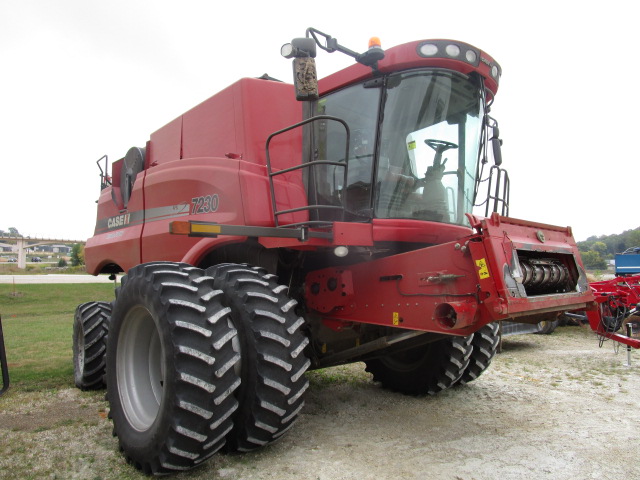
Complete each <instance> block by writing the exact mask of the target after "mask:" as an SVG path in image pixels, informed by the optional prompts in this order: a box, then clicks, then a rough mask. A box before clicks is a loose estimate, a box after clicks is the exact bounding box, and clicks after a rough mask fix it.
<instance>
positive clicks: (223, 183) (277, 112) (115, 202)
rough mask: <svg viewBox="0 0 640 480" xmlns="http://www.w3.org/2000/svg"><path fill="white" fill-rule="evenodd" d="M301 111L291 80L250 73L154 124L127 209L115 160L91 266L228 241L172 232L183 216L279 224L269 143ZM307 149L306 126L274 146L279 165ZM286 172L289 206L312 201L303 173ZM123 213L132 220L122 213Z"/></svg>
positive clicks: (181, 255)
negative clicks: (251, 76)
mask: <svg viewBox="0 0 640 480" xmlns="http://www.w3.org/2000/svg"><path fill="white" fill-rule="evenodd" d="M301 116H302V107H301V106H300V104H299V103H298V102H296V101H295V98H294V94H293V87H292V86H291V85H287V84H284V83H280V82H274V81H267V80H257V79H242V80H240V81H238V82H237V83H235V84H234V85H231V86H230V87H229V88H227V89H225V90H223V91H222V92H220V93H218V94H217V95H214V96H213V97H211V98H210V99H208V100H206V101H205V102H203V103H201V104H200V105H198V106H197V107H195V108H193V109H191V110H190V111H189V112H187V113H185V114H184V115H182V116H181V117H179V118H177V119H175V120H173V121H172V122H170V123H169V124H167V125H165V126H164V127H162V128H161V129H159V130H157V131H156V132H154V133H153V134H152V135H151V139H150V141H149V143H148V145H147V157H146V162H145V170H144V171H143V172H141V173H140V174H138V176H137V178H136V181H135V183H134V187H133V191H132V194H131V199H130V201H129V204H128V208H127V209H124V207H123V202H122V198H121V194H120V188H119V185H120V170H121V166H122V160H120V161H118V162H114V165H113V185H112V186H109V187H107V188H106V189H105V190H103V191H102V193H101V195H100V199H99V200H98V219H97V223H96V231H95V235H94V237H92V238H91V239H89V241H88V242H87V250H86V252H87V253H86V261H87V270H88V271H89V272H90V273H93V274H97V273H99V272H100V271H102V270H103V268H105V266H107V265H110V264H115V265H118V266H119V267H120V268H121V269H122V270H125V271H126V270H128V269H129V268H131V267H133V266H135V265H137V264H139V263H141V262H146V261H151V260H169V261H183V260H185V259H186V258H187V257H189V258H191V259H193V258H195V257H197V256H204V255H206V253H207V251H210V250H211V249H213V248H215V247H216V246H217V245H221V244H225V243H228V241H229V239H206V240H202V239H200V240H196V239H190V238H185V237H179V236H174V235H170V234H169V227H168V224H169V222H170V221H171V220H173V219H176V218H178V217H180V218H182V217H184V218H185V219H193V220H200V221H212V222H218V223H228V224H236V225H254V226H271V225H273V223H274V222H273V213H272V208H271V199H270V196H269V188H268V179H267V176H266V167H265V166H264V165H265V164H266V160H265V157H266V155H265V143H266V140H267V137H268V136H269V135H270V134H271V133H273V132H274V131H276V130H279V129H282V128H284V127H286V126H288V125H291V124H293V123H296V122H297V121H299V120H300V118H301ZM300 151H301V136H300V134H299V132H298V133H297V135H288V136H285V137H283V138H280V139H278V140H276V141H274V142H272V145H271V153H272V157H273V159H274V165H275V166H276V167H277V169H282V168H288V167H291V166H293V165H297V164H298V163H299V162H300V158H299V152H300ZM294 152H295V154H294ZM286 176H287V177H288V178H287V179H282V180H279V181H278V182H276V191H277V192H278V198H279V200H280V204H279V207H280V208H283V209H285V208H290V205H289V204H287V202H288V201H290V202H295V204H296V205H298V204H300V202H302V201H304V200H305V199H306V196H305V195H304V189H303V188H302V180H301V176H299V178H297V179H296V178H295V175H294V174H289V175H286ZM284 180H288V181H284ZM287 199H289V200H287ZM200 200H202V201H201V202H200V203H199V201H200ZM120 217H122V218H124V219H125V221H122V222H120V221H114V219H116V220H117V219H119V218H120ZM305 218H306V216H305V214H298V215H297V216H295V217H294V216H293V215H290V216H289V218H288V219H284V220H288V221H289V222H291V221H299V219H305ZM284 223H287V222H286V221H285V222H284ZM196 245H198V247H196ZM195 252H199V253H197V254H196V253H195Z"/></svg>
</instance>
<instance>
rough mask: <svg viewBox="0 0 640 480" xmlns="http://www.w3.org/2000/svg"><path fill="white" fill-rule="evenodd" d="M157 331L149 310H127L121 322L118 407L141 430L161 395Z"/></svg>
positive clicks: (157, 407)
mask: <svg viewBox="0 0 640 480" xmlns="http://www.w3.org/2000/svg"><path fill="white" fill-rule="evenodd" d="M163 357H164V355H163V346H162V340H161V338H160V333H159V332H158V328H157V326H156V323H155V321H154V320H153V317H152V316H151V313H150V312H149V311H148V310H147V309H146V308H143V307H137V308H134V309H132V310H130V311H129V312H128V313H127V316H126V318H125V320H124V322H123V324H122V328H121V330H120V335H119V338H118V349H117V353H116V375H117V383H118V393H119V396H120V403H121V404H122V410H123V411H124V414H125V415H126V417H127V420H128V421H129V424H130V425H131V426H132V427H133V428H134V429H136V430H138V431H140V432H143V431H146V430H148V429H149V427H151V425H152V424H153V422H154V421H155V420H156V417H157V416H158V411H159V410H160V403H161V402H162V396H163V391H164V389H163V385H164V368H163V366H164V362H163Z"/></svg>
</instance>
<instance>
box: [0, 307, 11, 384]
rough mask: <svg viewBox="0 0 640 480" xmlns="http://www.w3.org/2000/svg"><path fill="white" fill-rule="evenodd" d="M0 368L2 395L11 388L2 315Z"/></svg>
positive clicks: (0, 326) (0, 322) (0, 320)
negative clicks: (0, 373) (0, 371)
mask: <svg viewBox="0 0 640 480" xmlns="http://www.w3.org/2000/svg"><path fill="white" fill-rule="evenodd" d="M0 368H1V369H2V388H1V389H0V395H2V394H4V392H6V391H7V390H8V389H9V367H8V366H7V351H6V350H5V348H4V335H3V334H2V317H0Z"/></svg>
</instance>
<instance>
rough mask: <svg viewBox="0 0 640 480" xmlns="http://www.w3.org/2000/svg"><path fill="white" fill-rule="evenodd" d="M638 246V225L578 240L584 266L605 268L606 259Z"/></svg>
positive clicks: (639, 230)
mask: <svg viewBox="0 0 640 480" xmlns="http://www.w3.org/2000/svg"><path fill="white" fill-rule="evenodd" d="M633 247H640V227H639V228H636V229H633V230H625V231H624V232H622V233H617V234H612V235H600V236H595V235H593V236H591V237H589V238H587V239H586V240H584V241H582V242H578V249H579V250H580V255H581V256H582V261H583V263H584V266H585V268H591V269H601V270H603V269H606V268H607V260H611V259H613V258H614V255H615V254H616V253H622V252H624V251H625V250H627V249H628V248H633Z"/></svg>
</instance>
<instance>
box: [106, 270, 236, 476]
mask: <svg viewBox="0 0 640 480" xmlns="http://www.w3.org/2000/svg"><path fill="white" fill-rule="evenodd" d="M123 280H124V281H123V282H122V286H121V287H120V288H119V289H118V290H117V291H116V297H117V298H116V301H115V303H114V307H113V314H112V321H111V331H110V340H109V343H108V345H107V375H106V379H107V399H108V401H109V404H110V412H109V417H110V418H111V419H112V420H113V426H114V434H115V435H116V436H117V437H118V440H119V442H120V447H121V449H122V451H123V452H124V455H125V456H126V458H127V460H128V461H129V462H130V463H132V464H133V465H135V466H136V467H137V468H138V469H140V470H142V471H143V472H145V473H147V474H149V473H153V474H164V473H172V472H176V471H179V470H187V469H189V468H192V467H194V466H196V465H198V464H200V463H201V462H203V461H204V460H206V459H207V458H209V457H210V456H211V455H213V454H214V453H215V452H216V451H218V450H219V449H220V448H221V447H222V446H223V445H224V443H225V436H226V435H227V433H228V432H229V431H230V430H231V428H232V426H233V425H232V420H231V417H232V415H233V412H234V411H235V410H236V409H237V408H238V402H237V401H236V399H235V397H234V395H233V393H234V391H235V390H236V389H237V388H238V387H239V385H240V379H239V378H238V375H237V374H236V373H235V368H236V365H237V363H238V361H239V360H240V357H239V355H238V354H237V353H236V352H235V351H234V349H233V347H232V343H233V341H234V338H235V337H236V335H237V331H236V330H235V328H233V326H232V325H231V323H230V321H229V315H228V313H229V309H228V308H225V307H224V306H223V305H222V304H221V302H220V297H221V296H222V295H221V294H222V292H220V291H216V290H214V288H213V279H212V278H210V277H207V276H205V275H204V272H203V271H202V270H200V269H198V268H194V267H191V266H189V265H186V264H177V263H168V262H167V263H164V262H158V263H148V264H143V265H138V266H136V267H134V268H132V269H131V270H130V271H129V274H128V275H127V276H126V277H125V278H124V279H123Z"/></svg>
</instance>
